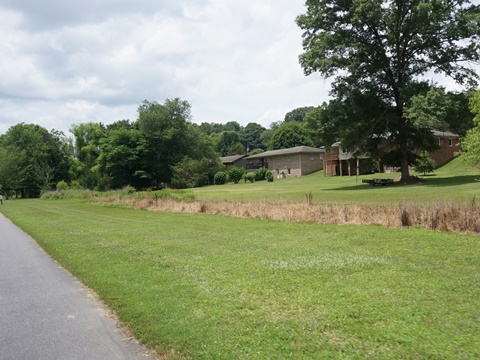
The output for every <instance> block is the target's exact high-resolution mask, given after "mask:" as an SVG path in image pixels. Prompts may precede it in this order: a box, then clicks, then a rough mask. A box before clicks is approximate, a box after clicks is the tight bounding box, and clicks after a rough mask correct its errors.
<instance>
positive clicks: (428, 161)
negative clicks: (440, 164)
mask: <svg viewBox="0 0 480 360" xmlns="http://www.w3.org/2000/svg"><path fill="white" fill-rule="evenodd" d="M436 166H437V164H436V163H435V160H433V159H432V158H431V157H429V156H428V154H427V152H426V151H423V152H422V153H421V154H420V156H419V157H418V159H417V162H416V163H415V171H416V172H418V173H423V176H425V175H427V173H431V172H433V171H434V170H435V167H436Z"/></svg>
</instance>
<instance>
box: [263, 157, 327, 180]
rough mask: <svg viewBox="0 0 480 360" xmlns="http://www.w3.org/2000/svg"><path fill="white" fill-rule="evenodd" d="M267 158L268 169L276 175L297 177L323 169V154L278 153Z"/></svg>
mask: <svg viewBox="0 0 480 360" xmlns="http://www.w3.org/2000/svg"><path fill="white" fill-rule="evenodd" d="M268 160H269V161H268V162H269V170H270V171H272V173H273V175H274V176H276V177H282V176H285V177H297V176H302V175H307V174H311V173H312V172H315V171H319V170H322V169H323V154H316V153H312V154H310V153H303V154H290V155H280V156H273V157H270V158H269V159H268Z"/></svg>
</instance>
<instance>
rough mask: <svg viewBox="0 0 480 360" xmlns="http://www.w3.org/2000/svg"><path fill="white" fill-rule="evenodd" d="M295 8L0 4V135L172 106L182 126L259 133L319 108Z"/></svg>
mask: <svg viewBox="0 0 480 360" xmlns="http://www.w3.org/2000/svg"><path fill="white" fill-rule="evenodd" d="M304 10H305V8H304V0H262V1H256V0H255V1H254V0H247V1H245V0H176V1H171V0H137V1H131V0H128V1H126V0H83V1H75V2H73V1H59V0H42V1H39V0H21V1H19V0H0V52H1V56H0V79H1V81H0V108H1V113H0V134H2V133H5V131H6V130H8V128H9V127H10V126H12V125H14V124H17V123H19V122H25V123H36V124H40V125H42V126H43V127H45V128H46V129H47V130H50V129H52V128H54V129H56V130H62V131H68V129H69V127H70V125H72V124H76V123H80V122H89V121H94V122H103V123H105V124H108V123H111V122H113V121H116V120H121V119H130V120H136V118H137V108H138V106H139V105H140V103H141V102H142V101H143V100H144V99H148V100H151V101H153V100H155V101H158V102H163V101H164V100H165V99H167V98H175V97H180V98H182V99H183V100H187V101H189V102H190V104H191V105H192V115H193V121H194V122H196V123H201V122H218V123H225V122H227V121H237V122H239V123H240V124H242V125H246V124H247V123H249V122H257V123H260V124H262V125H264V126H265V127H268V125H270V123H271V122H273V121H278V120H283V117H284V115H285V113H286V112H287V111H290V110H292V109H294V108H296V107H300V106H307V105H319V104H321V103H322V102H323V101H325V100H328V92H329V89H330V87H329V83H328V82H327V81H325V80H323V79H321V78H320V77H319V76H318V75H313V76H308V77H306V76H304V75H303V72H302V69H301V67H300V65H299V64H298V55H299V54H300V53H301V52H302V48H301V30H300V29H299V28H298V27H297V26H296V24H295V22H294V20H295V17H296V16H297V15H299V14H300V13H303V12H304Z"/></svg>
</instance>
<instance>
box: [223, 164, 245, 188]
mask: <svg viewBox="0 0 480 360" xmlns="http://www.w3.org/2000/svg"><path fill="white" fill-rule="evenodd" d="M227 172H228V178H229V179H230V180H231V181H233V183H234V184H238V182H239V181H240V180H241V179H242V177H243V174H245V169H244V168H240V167H237V166H230V167H229V168H228V169H227Z"/></svg>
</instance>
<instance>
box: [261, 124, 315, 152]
mask: <svg viewBox="0 0 480 360" xmlns="http://www.w3.org/2000/svg"><path fill="white" fill-rule="evenodd" d="M302 145H306V146H313V142H312V140H311V139H310V136H309V134H308V131H307V130H306V129H305V127H304V125H303V124H301V123H298V122H288V123H284V124H282V125H280V126H279V127H278V128H277V129H275V130H274V131H273V134H272V138H271V140H270V149H272V150H275V149H287V148H292V147H295V146H302Z"/></svg>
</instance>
